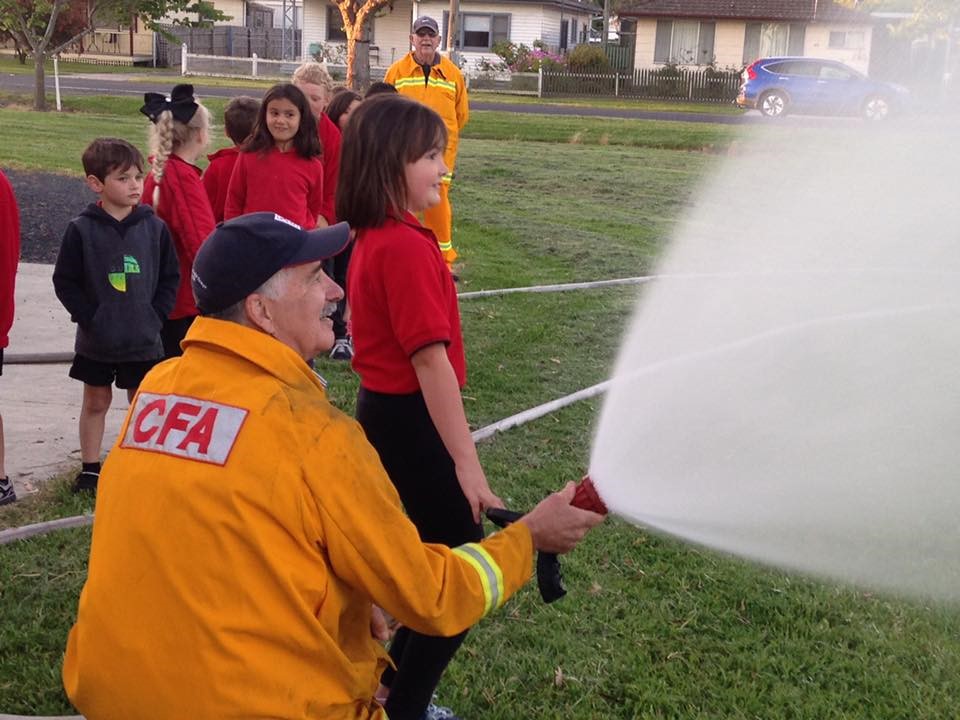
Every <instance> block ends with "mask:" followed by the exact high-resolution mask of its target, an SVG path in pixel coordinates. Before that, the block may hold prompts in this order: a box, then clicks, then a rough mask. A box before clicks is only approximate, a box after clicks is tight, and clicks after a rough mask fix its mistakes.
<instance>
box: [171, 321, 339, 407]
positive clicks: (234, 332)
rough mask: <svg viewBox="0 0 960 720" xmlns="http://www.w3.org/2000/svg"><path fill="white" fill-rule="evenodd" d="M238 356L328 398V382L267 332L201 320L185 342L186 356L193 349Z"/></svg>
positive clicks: (192, 326) (288, 383)
mask: <svg viewBox="0 0 960 720" xmlns="http://www.w3.org/2000/svg"><path fill="white" fill-rule="evenodd" d="M194 348H195V349H196V350H203V349H206V350H209V351H211V352H216V353H223V354H230V355H234V356H236V357H238V358H240V359H243V360H246V361H247V362H249V363H252V364H254V365H256V366H257V367H259V368H260V369H261V370H262V371H263V372H265V373H267V374H269V375H273V376H274V377H275V378H277V380H279V381H280V382H281V383H283V384H284V385H289V386H291V387H297V388H301V389H308V388H311V387H312V388H314V389H316V390H318V391H319V392H320V393H321V394H322V395H324V396H326V387H327V383H326V381H325V380H324V379H323V378H322V377H320V376H319V375H317V373H315V372H314V371H313V368H312V367H310V364H309V363H307V362H306V361H305V360H304V359H303V358H302V357H300V356H299V355H298V354H297V353H296V352H294V350H293V348H291V347H290V346H288V345H285V344H283V343H282V342H280V341H279V340H277V339H276V338H274V337H272V336H270V335H267V334H266V333H265V332H261V331H260V330H255V329H253V328H250V327H247V326H245V325H240V324H239V323H235V322H230V321H227V320H216V319H214V318H208V317H198V318H196V319H195V320H194V321H193V323H192V324H191V325H190V329H189V330H188V331H187V335H186V337H185V338H184V339H183V349H184V355H186V354H188V353H190V351H191V349H194Z"/></svg>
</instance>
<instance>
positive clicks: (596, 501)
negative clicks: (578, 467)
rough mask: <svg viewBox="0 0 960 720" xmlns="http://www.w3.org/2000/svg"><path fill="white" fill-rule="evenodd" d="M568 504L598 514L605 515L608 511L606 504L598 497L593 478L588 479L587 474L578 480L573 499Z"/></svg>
mask: <svg viewBox="0 0 960 720" xmlns="http://www.w3.org/2000/svg"><path fill="white" fill-rule="evenodd" d="M570 504H571V505H573V506H574V507H578V508H580V509H581V510H589V511H591V512H595V513H598V514H600V515H607V514H609V512H610V511H609V510H607V506H606V505H605V504H604V502H603V500H601V499H600V495H599V494H598V493H597V488H596V487H595V486H594V484H593V480H591V479H590V476H589V475H584V476H583V478H582V479H581V480H580V482H578V483H577V487H576V489H575V490H574V494H573V501H572V502H571V503H570Z"/></svg>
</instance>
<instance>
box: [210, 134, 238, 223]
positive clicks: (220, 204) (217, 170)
mask: <svg viewBox="0 0 960 720" xmlns="http://www.w3.org/2000/svg"><path fill="white" fill-rule="evenodd" d="M239 154H240V148H238V147H237V146H234V147H228V148H223V150H217V151H216V152H215V153H213V154H212V155H207V160H209V161H210V164H209V165H207V169H206V170H205V171H204V173H203V189H204V190H206V191H207V197H208V198H210V207H211V209H212V210H213V219H214V220H216V221H217V222H223V208H224V205H226V204H227V187H229V185H230V175H231V174H232V173H233V166H234V164H235V163H236V162H237V156H238V155H239Z"/></svg>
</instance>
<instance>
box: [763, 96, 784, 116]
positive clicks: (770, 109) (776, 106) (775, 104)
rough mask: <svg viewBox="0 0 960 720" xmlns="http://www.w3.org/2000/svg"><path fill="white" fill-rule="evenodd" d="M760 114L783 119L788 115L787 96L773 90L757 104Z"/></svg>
mask: <svg viewBox="0 0 960 720" xmlns="http://www.w3.org/2000/svg"><path fill="white" fill-rule="evenodd" d="M757 109H758V110H759V111H760V114H761V115H763V116H765V117H769V118H775V117H781V116H783V115H786V114H787V96H786V95H784V94H783V93H782V92H780V91H778V90H771V91H770V92H768V93H764V94H763V95H761V96H760V102H758V103H757Z"/></svg>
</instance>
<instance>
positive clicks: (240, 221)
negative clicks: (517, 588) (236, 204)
mask: <svg viewBox="0 0 960 720" xmlns="http://www.w3.org/2000/svg"><path fill="white" fill-rule="evenodd" d="M349 242H350V227H349V226H348V225H347V224H346V223H345V222H342V223H337V224H336V225H333V226H331V227H325V228H318V229H316V230H304V229H303V228H301V227H300V226H299V225H297V224H296V223H295V222H293V221H291V220H287V219H286V218H285V217H282V216H280V215H275V214H274V213H271V212H257V213H250V214H249V215H241V216H240V217H237V218H234V219H232V220H228V221H227V222H225V223H221V224H220V225H218V226H217V229H216V230H214V231H213V232H212V233H210V237H208V238H207V239H206V240H205V241H204V243H203V245H201V246H200V250H199V251H198V252H197V257H196V258H195V259H194V261H193V272H192V273H191V275H190V279H191V282H192V285H193V296H194V298H196V301H197V309H198V310H200V314H201V315H210V314H211V313H215V312H219V311H221V310H225V309H226V308H228V307H230V306H231V305H235V304H236V303H238V302H240V301H241V300H243V299H244V298H245V297H247V296H248V295H249V294H250V293H252V292H253V291H254V290H256V289H257V288H258V287H260V286H261V285H263V284H264V283H265V282H266V281H267V280H269V279H270V278H271V277H273V276H274V275H275V274H276V273H277V272H278V271H279V270H282V269H283V268H285V267H290V266H292V265H301V264H303V263H308V262H316V261H318V260H326V259H327V258H330V257H333V256H334V255H336V254H338V253H339V252H341V251H342V250H343V249H344V248H346V247H347V244H348V243H349Z"/></svg>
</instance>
